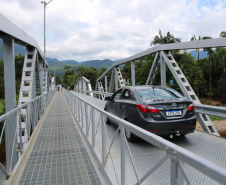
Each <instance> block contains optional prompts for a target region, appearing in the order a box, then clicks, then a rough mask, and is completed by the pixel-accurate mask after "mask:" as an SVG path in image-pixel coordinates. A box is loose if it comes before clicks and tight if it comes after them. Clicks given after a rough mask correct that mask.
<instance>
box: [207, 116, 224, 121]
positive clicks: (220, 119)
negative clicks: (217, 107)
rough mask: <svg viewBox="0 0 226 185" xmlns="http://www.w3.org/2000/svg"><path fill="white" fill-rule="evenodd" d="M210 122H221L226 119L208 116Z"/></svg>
mask: <svg viewBox="0 0 226 185" xmlns="http://www.w3.org/2000/svg"><path fill="white" fill-rule="evenodd" d="M209 117H210V119H211V120H212V121H222V120H226V118H221V117H216V116H209Z"/></svg>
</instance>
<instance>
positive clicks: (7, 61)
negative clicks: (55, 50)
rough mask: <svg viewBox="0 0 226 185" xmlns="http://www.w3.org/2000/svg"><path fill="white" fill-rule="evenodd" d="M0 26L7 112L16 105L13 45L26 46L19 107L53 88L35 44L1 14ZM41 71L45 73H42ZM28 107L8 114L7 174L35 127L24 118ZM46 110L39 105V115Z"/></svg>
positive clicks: (27, 114)
mask: <svg viewBox="0 0 226 185" xmlns="http://www.w3.org/2000/svg"><path fill="white" fill-rule="evenodd" d="M0 23H1V24H0V38H1V39H3V50H4V80H5V83H4V85H5V100H6V101H5V107H6V112H9V111H11V110H12V109H14V108H15V106H17V105H16V83H15V58H14V44H15V43H16V44H19V45H23V46H25V47H26V56H25V61H24V67H23V76H22V81H21V89H20V96H19V105H22V104H24V103H26V102H29V101H30V100H31V99H33V98H36V96H37V95H42V94H43V93H47V92H48V91H50V90H51V89H52V87H51V85H52V83H51V75H50V73H49V68H48V62H47V61H46V60H45V59H44V56H43V53H42V51H41V49H40V47H39V45H38V44H37V42H36V41H35V40H34V39H33V38H32V37H30V36H29V35H28V34H27V33H25V32H24V31H23V30H22V29H20V28H19V27H18V26H16V25H15V24H14V23H12V22H11V21H9V20H8V19H7V18H5V17H4V16H3V15H2V14H0ZM43 68H45V69H46V70H44V71H43ZM43 86H44V87H46V88H45V89H46V90H45V91H43ZM36 88H37V89H36ZM54 88H55V87H54ZM40 101H43V102H42V103H40V104H43V103H44V102H45V101H46V100H45V98H41V100H40ZM34 104H36V103H34ZM29 107H30V106H28V107H27V108H26V109H22V110H21V111H18V112H16V113H14V114H11V115H10V118H9V122H10V124H6V128H5V129H6V131H5V141H6V163H7V171H8V172H11V170H12V169H13V168H14V166H15V165H16V161H17V159H18V153H17V149H18V145H20V147H19V149H20V150H22V148H23V146H24V145H23V144H24V143H26V142H27V141H28V137H29V136H30V133H29V131H30V129H31V127H32V129H34V128H35V126H36V125H32V126H28V125H29V122H30V121H31V119H33V123H35V120H34V119H35V118H34V116H33V117H32V118H29V119H27V118H28V117H29V116H30V113H31V108H29ZM34 107H35V105H34ZM45 108H46V107H44V106H42V113H43V111H44V109H45ZM33 111H34V110H33ZM39 115H42V114H39ZM19 123H21V124H19ZM22 133H23V134H24V135H23V136H24V137H20V138H17V137H15V136H18V135H21V134H22ZM15 143H17V144H18V145H17V144H15ZM19 153H20V152H19Z"/></svg>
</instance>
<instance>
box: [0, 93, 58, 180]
mask: <svg viewBox="0 0 226 185" xmlns="http://www.w3.org/2000/svg"><path fill="white" fill-rule="evenodd" d="M54 93H55V90H52V91H50V92H48V93H46V94H43V95H41V96H39V97H37V98H35V99H33V100H31V101H30V102H28V103H25V104H23V105H21V106H19V107H17V108H15V109H13V110H11V111H9V112H7V113H5V114H4V115H2V116H0V123H1V124H3V126H2V130H1V137H0V146H1V144H2V143H3V140H4V135H6V134H5V132H6V128H7V129H8V131H7V132H8V133H10V137H12V138H13V140H14V142H13V146H12V148H11V149H9V150H8V151H11V152H13V150H14V149H15V148H16V150H17V152H18V156H17V162H18V160H19V159H20V156H21V154H22V153H23V152H24V151H25V150H26V146H25V145H26V143H23V142H22V139H24V136H25V135H27V137H28V138H26V139H27V141H29V138H30V137H31V135H32V133H33V131H34V129H35V128H36V126H37V124H38V122H39V120H40V119H41V117H42V115H43V114H44V112H45V110H46V108H47V106H48V105H49V103H50V101H51V100H52V98H53V95H54ZM25 111H26V112H27V114H26V117H24V116H23V113H24V112H25ZM12 117H15V118H16V119H12ZM12 120H13V121H12ZM15 122H18V123H19V124H18V125H19V130H18V129H13V127H15V124H16V123H15ZM25 127H26V128H27V133H24V128H25ZM6 145H7V142H6ZM6 147H7V146H6ZM6 152H7V150H6ZM6 156H12V153H10V154H9V153H6ZM6 162H7V161H6ZM8 162H9V163H10V164H7V167H9V168H8V169H7V167H6V166H5V164H2V163H0V167H1V168H2V169H3V171H4V172H5V174H6V175H7V176H10V174H11V172H12V171H13V166H12V165H11V164H12V157H11V159H10V160H9V161H8Z"/></svg>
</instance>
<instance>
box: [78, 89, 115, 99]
mask: <svg viewBox="0 0 226 185" xmlns="http://www.w3.org/2000/svg"><path fill="white" fill-rule="evenodd" d="M74 91H76V92H80V93H82V94H84V93H88V94H89V93H93V94H96V95H107V96H111V95H112V94H113V93H109V92H101V91H89V90H83V89H78V88H75V89H74ZM98 98H99V99H100V97H98Z"/></svg>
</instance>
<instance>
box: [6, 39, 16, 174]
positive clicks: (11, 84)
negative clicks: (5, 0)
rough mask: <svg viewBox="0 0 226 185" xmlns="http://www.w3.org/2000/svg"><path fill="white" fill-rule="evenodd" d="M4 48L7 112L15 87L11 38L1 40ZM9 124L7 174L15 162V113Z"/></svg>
mask: <svg viewBox="0 0 226 185" xmlns="http://www.w3.org/2000/svg"><path fill="white" fill-rule="evenodd" d="M3 48H4V81H5V83H4V85H5V111H6V112H9V111H10V110H12V109H14V108H15V105H16V85H15V59H14V40H13V39H12V38H11V37H8V36H5V37H4V38H3ZM9 122H10V123H11V128H10V126H9V124H7V125H6V129H5V130H6V131H5V141H6V164H7V170H8V172H9V171H10V169H13V168H14V166H15V165H16V162H17V145H14V143H15V139H16V138H15V137H13V135H14V134H16V129H17V123H16V113H15V114H12V115H11V116H10V118H9Z"/></svg>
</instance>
